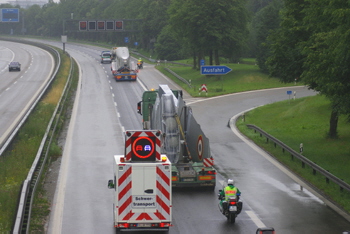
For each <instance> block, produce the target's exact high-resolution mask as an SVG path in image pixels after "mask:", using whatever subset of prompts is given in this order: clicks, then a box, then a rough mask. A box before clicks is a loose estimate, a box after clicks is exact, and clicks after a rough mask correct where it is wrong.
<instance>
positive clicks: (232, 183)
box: [227, 179, 235, 186]
mask: <svg viewBox="0 0 350 234" xmlns="http://www.w3.org/2000/svg"><path fill="white" fill-rule="evenodd" d="M230 184H231V185H233V186H235V181H234V180H233V179H228V180H227V185H230Z"/></svg>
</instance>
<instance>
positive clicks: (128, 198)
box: [116, 164, 172, 221]
mask: <svg viewBox="0 0 350 234" xmlns="http://www.w3.org/2000/svg"><path fill="white" fill-rule="evenodd" d="M164 165H169V164H163V165H162V164H158V165H157V167H156V173H157V174H156V187H157V191H156V212H143V213H133V212H132V205H131V203H132V194H131V170H132V167H131V166H130V165H128V168H125V169H126V170H124V171H123V172H121V173H119V174H120V177H119V178H120V179H119V180H118V186H120V187H119V188H120V190H119V197H118V201H119V204H121V205H120V206H119V207H118V206H117V207H116V208H117V209H119V210H118V216H119V217H118V220H120V221H141V220H150V221H152V220H156V221H159V220H170V218H171V206H172V205H171V182H170V170H165V169H164ZM169 166H170V165H169Z"/></svg>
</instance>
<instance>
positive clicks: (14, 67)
mask: <svg viewBox="0 0 350 234" xmlns="http://www.w3.org/2000/svg"><path fill="white" fill-rule="evenodd" d="M13 70H15V71H20V70H21V64H20V63H19V62H11V63H10V64H9V71H13Z"/></svg>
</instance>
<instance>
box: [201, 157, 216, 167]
mask: <svg viewBox="0 0 350 234" xmlns="http://www.w3.org/2000/svg"><path fill="white" fill-rule="evenodd" d="M203 164H204V166H205V167H212V166H214V158H213V157H210V158H204V159H203Z"/></svg>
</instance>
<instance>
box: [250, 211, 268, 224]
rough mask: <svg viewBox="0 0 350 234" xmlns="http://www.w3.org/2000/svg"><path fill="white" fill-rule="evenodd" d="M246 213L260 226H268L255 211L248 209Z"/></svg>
mask: <svg viewBox="0 0 350 234" xmlns="http://www.w3.org/2000/svg"><path fill="white" fill-rule="evenodd" d="M246 213H247V215H248V216H249V217H250V219H251V220H252V221H253V222H254V223H255V225H256V226H257V227H258V228H262V227H266V226H265V224H264V223H263V222H262V221H261V220H260V219H259V218H258V216H256V214H255V213H254V212H253V211H251V210H248V211H246Z"/></svg>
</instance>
